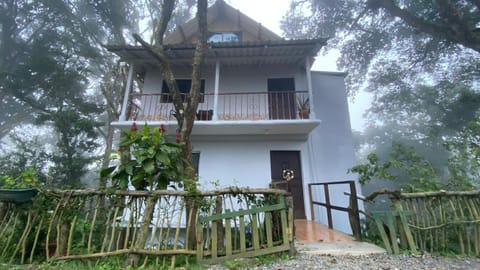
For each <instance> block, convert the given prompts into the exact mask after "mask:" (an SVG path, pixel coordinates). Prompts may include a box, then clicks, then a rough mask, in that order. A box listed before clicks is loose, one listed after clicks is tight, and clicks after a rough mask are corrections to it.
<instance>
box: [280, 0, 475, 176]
mask: <svg viewBox="0 0 480 270" xmlns="http://www.w3.org/2000/svg"><path fill="white" fill-rule="evenodd" d="M478 5H479V3H478V2H477V1H449V0H435V1H423V0H422V1H403V0H398V1H393V0H383V1H381V0H363V1H353V0H340V1H329V0H316V1H314V0H311V1H293V4H292V6H291V9H290V11H289V13H288V14H287V15H286V16H285V17H284V20H283V29H284V31H285V33H286V34H287V36H290V37H297V38H298V37H318V36H328V37H331V39H330V41H329V45H328V48H329V49H332V48H339V49H340V51H341V57H340V59H339V61H338V64H339V66H340V68H344V69H346V71H347V72H348V74H349V75H348V77H347V86H348V89H349V90H350V93H351V94H352V95H354V94H355V93H356V92H357V91H359V90H361V89H365V90H367V91H369V92H371V93H373V96H374V100H373V105H372V107H371V108H370V110H369V112H368V119H369V128H367V130H366V131H365V132H364V136H363V139H362V140H363V145H362V148H364V149H365V148H367V149H372V148H373V149H375V151H376V152H377V153H378V154H379V157H380V158H383V159H387V158H388V156H389V153H390V152H392V150H393V149H392V142H395V141H397V142H400V143H402V144H405V145H408V146H414V147H415V150H416V151H417V153H419V154H421V155H422V156H424V157H425V158H427V160H428V161H429V162H430V163H431V164H432V165H433V166H434V167H435V168H437V170H438V171H446V169H447V167H448V166H449V165H446V164H447V162H448V160H449V158H450V157H451V156H452V154H453V153H454V151H453V149H452V148H445V147H444V146H445V144H446V143H447V142H450V140H453V141H457V142H458V140H457V139H459V138H467V137H468V136H463V135H461V134H462V133H463V132H466V130H467V127H468V126H469V125H471V123H472V121H473V122H475V121H478V120H476V119H477V116H478V114H479V108H480V100H479V97H480V96H479V89H478V78H479V75H480V74H479V69H478V65H479V63H480V62H479V57H478V56H479V54H478V53H479V52H480V50H479V48H480V33H479V32H478V25H479V20H480V12H479V6H478ZM298 29H301V31H298ZM468 138H471V137H468ZM463 142H464V143H465V141H463ZM450 145H452V144H450ZM454 145H456V146H458V145H459V144H455V143H454ZM446 175H449V174H446ZM443 176H445V175H443Z"/></svg>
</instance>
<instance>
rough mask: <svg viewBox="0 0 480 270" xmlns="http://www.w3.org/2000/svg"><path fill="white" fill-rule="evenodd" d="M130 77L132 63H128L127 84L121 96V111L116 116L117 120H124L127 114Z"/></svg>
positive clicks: (131, 75)
mask: <svg viewBox="0 0 480 270" xmlns="http://www.w3.org/2000/svg"><path fill="white" fill-rule="evenodd" d="M132 78H133V63H130V68H129V70H128V77H127V85H126V87H125V95H124V96H123V104H122V111H121V113H120V116H119V117H118V121H125V120H126V114H127V106H128V98H129V96H130V90H131V88H132Z"/></svg>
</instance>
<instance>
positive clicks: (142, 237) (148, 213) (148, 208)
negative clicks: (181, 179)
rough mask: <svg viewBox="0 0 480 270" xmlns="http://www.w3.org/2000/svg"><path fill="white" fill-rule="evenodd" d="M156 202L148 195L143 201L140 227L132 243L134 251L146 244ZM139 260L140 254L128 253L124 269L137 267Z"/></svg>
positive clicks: (143, 247)
mask: <svg viewBox="0 0 480 270" xmlns="http://www.w3.org/2000/svg"><path fill="white" fill-rule="evenodd" d="M156 202H157V200H156V199H155V198H154V196H152V195H150V196H148V197H147V199H146V201H145V211H144V212H143V220H142V225H141V226H140V230H139V233H138V236H137V239H136V240H135V243H134V249H135V250H139V249H145V243H146V242H147V238H148V234H149V233H150V224H151V223H152V218H153V211H154V210H155V203H156ZM139 260H140V254H138V253H130V254H128V256H127V259H126V261H125V267H127V266H133V267H137V266H138V262H139Z"/></svg>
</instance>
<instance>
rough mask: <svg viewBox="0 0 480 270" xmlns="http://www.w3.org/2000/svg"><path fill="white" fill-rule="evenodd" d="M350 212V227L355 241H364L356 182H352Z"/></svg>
mask: <svg viewBox="0 0 480 270" xmlns="http://www.w3.org/2000/svg"><path fill="white" fill-rule="evenodd" d="M348 208H350V211H348V218H349V220H350V226H351V227H352V232H353V236H355V240H357V241H362V230H361V228H360V217H359V211H358V198H357V188H356V187H355V182H354V181H350V205H349V207H348Z"/></svg>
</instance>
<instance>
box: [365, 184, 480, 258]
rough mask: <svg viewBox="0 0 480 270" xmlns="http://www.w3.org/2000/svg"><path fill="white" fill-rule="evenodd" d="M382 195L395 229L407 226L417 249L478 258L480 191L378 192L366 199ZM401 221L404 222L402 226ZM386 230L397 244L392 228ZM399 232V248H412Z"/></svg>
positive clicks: (406, 237) (400, 230)
mask: <svg viewBox="0 0 480 270" xmlns="http://www.w3.org/2000/svg"><path fill="white" fill-rule="evenodd" d="M382 194H388V195H389V197H390V200H391V201H392V204H393V207H394V209H395V210H394V211H391V212H393V213H394V216H397V221H399V222H398V223H397V224H398V225H397V228H398V227H401V226H402V225H401V224H402V223H403V224H405V223H406V224H408V229H409V230H407V232H408V231H410V232H411V236H412V237H413V243H414V244H415V246H416V248H418V249H420V250H422V251H427V252H430V253H433V252H435V253H445V254H448V253H453V254H462V255H469V256H480V191H478V190H477V191H464V192H447V191H439V192H424V193H400V192H391V191H379V192H375V193H373V194H372V195H370V196H368V197H367V199H368V200H372V199H374V198H375V197H376V196H378V195H382ZM382 214H383V215H384V214H385V213H382ZM400 217H403V219H404V220H405V221H403V222H402V221H401V220H400ZM390 223H391V222H390ZM386 225H388V224H386ZM386 225H385V226H386ZM388 227H389V228H390V234H392V238H394V239H393V240H394V241H396V239H397V237H396V236H395V234H394V233H393V232H392V229H391V228H394V227H393V226H392V224H390V226H388ZM398 231H399V233H400V234H399V235H398V237H399V239H400V241H401V244H402V245H403V246H404V247H406V246H412V245H413V244H412V243H409V239H408V238H409V237H408V235H404V234H403V233H404V232H405V230H402V229H401V228H399V230H398ZM384 241H385V240H384ZM391 242H392V240H391ZM410 242H411V241H410Z"/></svg>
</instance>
